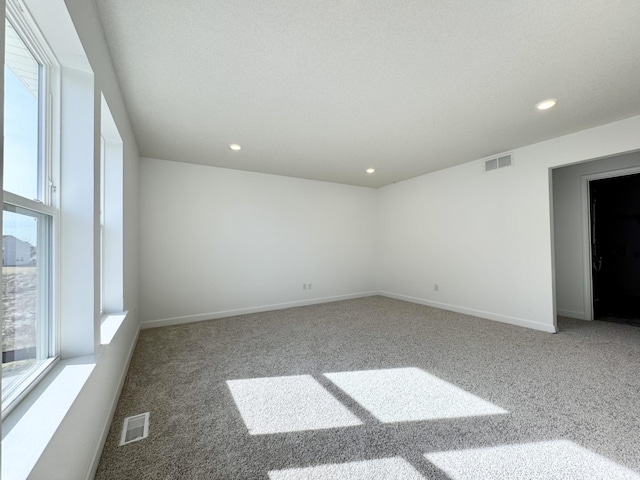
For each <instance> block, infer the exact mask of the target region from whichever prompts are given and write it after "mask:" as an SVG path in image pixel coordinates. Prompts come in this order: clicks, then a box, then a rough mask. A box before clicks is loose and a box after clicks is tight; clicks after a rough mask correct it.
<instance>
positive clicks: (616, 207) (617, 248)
mask: <svg viewBox="0 0 640 480" xmlns="http://www.w3.org/2000/svg"><path fill="white" fill-rule="evenodd" d="M589 204H590V212H589V214H590V227H591V238H590V241H591V277H592V288H593V318H594V319H595V320H608V321H616V322H626V323H630V324H632V325H635V326H638V327H640V174H633V175H626V176H617V177H614V178H603V179H597V180H590V181H589Z"/></svg>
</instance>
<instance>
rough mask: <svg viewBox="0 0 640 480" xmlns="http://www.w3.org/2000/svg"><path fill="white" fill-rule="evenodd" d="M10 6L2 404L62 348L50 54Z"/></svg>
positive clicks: (7, 28)
mask: <svg viewBox="0 0 640 480" xmlns="http://www.w3.org/2000/svg"><path fill="white" fill-rule="evenodd" d="M9 6H10V5H8V8H7V19H6V20H5V64H4V82H5V90H4V102H5V103H4V119H5V120H4V139H5V142H4V172H3V173H4V176H3V178H4V180H3V182H4V183H3V195H4V203H3V216H2V235H3V236H2V277H3V278H2V280H3V293H2V302H3V322H2V340H3V344H2V409H3V414H5V413H6V412H7V411H8V409H9V407H10V406H11V405H12V403H13V402H14V401H15V400H17V399H18V398H19V397H20V396H21V395H22V394H23V393H24V392H25V391H26V390H27V389H28V387H29V386H30V385H31V384H33V382H34V381H35V379H36V378H38V376H39V375H40V374H42V372H44V371H45V370H46V368H47V367H48V366H50V365H51V364H52V362H53V361H54V359H55V358H56V355H57V347H56V335H55V324H54V315H53V312H54V310H53V278H54V277H53V267H54V255H53V252H54V250H53V244H54V232H55V228H56V223H57V217H58V215H57V211H56V209H55V208H53V207H52V206H51V204H52V193H53V192H52V190H53V189H52V187H51V178H52V171H51V164H50V158H49V156H48V155H47V151H48V141H47V139H48V138H49V132H50V121H49V120H48V119H49V115H50V112H49V110H48V106H47V101H46V99H47V98H48V97H49V88H48V80H49V76H50V74H51V68H50V67H51V66H52V62H51V61H50V60H49V59H50V58H52V56H51V55H48V54H47V53H46V50H45V47H43V45H44V42H39V41H37V40H36V39H37V38H39V34H38V32H37V31H35V30H34V29H33V28H32V27H30V26H29V19H26V18H25V17H24V14H21V15H18V14H17V13H16V11H14V10H13V9H11V8H9Z"/></svg>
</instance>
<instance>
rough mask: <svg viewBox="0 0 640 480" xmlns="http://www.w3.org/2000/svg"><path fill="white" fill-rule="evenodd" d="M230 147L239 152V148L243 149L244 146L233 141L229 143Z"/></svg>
mask: <svg viewBox="0 0 640 480" xmlns="http://www.w3.org/2000/svg"><path fill="white" fill-rule="evenodd" d="M229 148H230V149H231V150H235V151H236V152H237V151H238V150H241V149H242V147H241V146H240V145H238V144H237V143H232V144H231V145H229Z"/></svg>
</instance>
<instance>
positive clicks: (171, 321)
mask: <svg viewBox="0 0 640 480" xmlns="http://www.w3.org/2000/svg"><path fill="white" fill-rule="evenodd" d="M373 295H378V292H375V291H374V292H362V293H353V294H349V295H337V296H334V297H322V298H312V299H310V300H298V301H295V302H285V303H276V304H273V305H262V306H259V307H248V308H238V309H236V310H224V311H221V312H211V313H202V314H198V315H187V316H184V317H174V318H163V319H158V320H146V321H144V322H141V323H140V328H141V329H145V328H155V327H167V326H169V325H181V324H183V323H192V322H201V321H204V320H216V319H219V318H226V317H236V316H238V315H247V314H250V313H261V312H269V311H272V310H284V309H286V308H294V307H304V306H307V305H317V304H319V303H330V302H339V301H340V300H351V299H354V298H363V297H371V296H373Z"/></svg>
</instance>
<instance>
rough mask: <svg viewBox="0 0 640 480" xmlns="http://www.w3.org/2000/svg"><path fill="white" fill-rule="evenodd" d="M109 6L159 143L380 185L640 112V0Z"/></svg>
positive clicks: (137, 125)
mask: <svg viewBox="0 0 640 480" xmlns="http://www.w3.org/2000/svg"><path fill="white" fill-rule="evenodd" d="M96 2H97V4H98V8H99V11H100V15H101V18H102V21H103V23H104V27H105V31H106V35H107V39H108V43H109V47H110V49H111V54H112V56H113V60H114V63H115V67H116V70H117V72H118V76H119V79H120V82H121V87H122V90H123V93H124V96H125V101H126V103H127V106H128V110H129V114H130V116H131V120H132V123H133V127H134V130H135V134H136V138H137V141H138V146H139V148H140V152H141V155H143V156H147V157H154V158H160V159H165V160H174V161H182V162H189V163H199V164H204V165H214V166H218V167H225V168H235V169H240V170H250V171H256V172H265V173H273V174H278V175H286V176H293V177H302V178H310V179H316V180H325V181H330V182H339V183H347V184H353V185H362V186H369V187H379V186H382V185H387V184H389V183H393V182H397V181H400V180H404V179H407V178H411V177H415V176H418V175H421V174H424V173H428V172H431V171H434V170H438V169H442V168H446V167H448V166H452V165H456V164H460V163H464V162H468V161H472V160H475V159H479V158H483V157H485V156H489V155H493V154H496V153H500V152H504V151H508V150H510V149H513V148H516V147H520V146H524V145H528V144H531V143H535V142H538V141H541V140H545V139H549V138H553V137H558V136H561V135H565V134H567V133H571V132H575V131H578V130H582V129H585V128H589V127H592V126H596V125H600V124H604V123H608V122H611V121H614V120H618V119H622V118H625V117H630V116H633V115H637V114H640V54H639V53H638V52H640V1H638V0H534V1H532V0H484V1H478V0H447V1H441V0H394V1H387V2H383V1H380V0H315V1H310V0H272V1H264V0H246V1H243V0H188V1H186V0H136V1H131V0H96ZM549 97H552V98H557V99H558V100H559V102H558V105H557V106H556V107H555V108H554V109H552V110H549V111H547V112H538V111H536V110H535V108H534V105H535V104H536V103H537V102H539V101H540V100H543V99H545V98H549ZM639 134H640V133H639ZM230 143H239V144H241V145H242V150H241V151H240V152H233V151H231V150H230V149H229V144H230ZM368 167H374V168H375V169H376V173H375V174H373V175H366V174H365V173H364V171H365V169H366V168H368Z"/></svg>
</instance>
